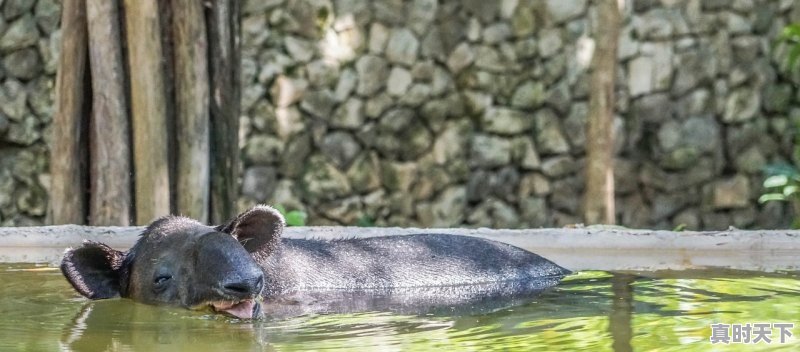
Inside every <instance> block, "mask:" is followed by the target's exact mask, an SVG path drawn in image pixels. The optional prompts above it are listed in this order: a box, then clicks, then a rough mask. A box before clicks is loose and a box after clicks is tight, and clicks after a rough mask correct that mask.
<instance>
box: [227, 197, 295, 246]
mask: <svg viewBox="0 0 800 352" xmlns="http://www.w3.org/2000/svg"><path fill="white" fill-rule="evenodd" d="M285 226H286V221H285V220H284V219H283V215H281V213H279V212H278V211H277V210H275V209H274V208H272V207H269V206H266V205H257V206H255V207H253V208H250V210H248V211H246V212H244V213H241V214H239V216H237V217H236V219H233V220H232V221H231V222H230V223H228V224H227V225H220V226H219V227H217V230H218V231H221V232H225V233H229V234H231V235H232V236H233V237H236V239H237V240H239V242H240V243H241V244H242V246H244V248H245V249H246V250H247V251H248V252H250V253H254V254H255V253H257V254H262V255H264V254H269V253H271V252H272V251H273V250H274V249H275V247H276V246H277V245H278V242H279V241H280V238H281V234H282V233H283V228H284V227H285Z"/></svg>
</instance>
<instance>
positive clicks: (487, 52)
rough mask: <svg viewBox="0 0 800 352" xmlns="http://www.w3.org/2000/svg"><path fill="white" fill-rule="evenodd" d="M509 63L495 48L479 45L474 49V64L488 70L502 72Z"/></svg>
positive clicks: (507, 67)
mask: <svg viewBox="0 0 800 352" xmlns="http://www.w3.org/2000/svg"><path fill="white" fill-rule="evenodd" d="M510 65H511V63H510V62H508V60H506V59H505V58H504V57H503V56H502V55H501V54H500V52H499V51H497V49H495V48H493V47H490V46H485V45H481V46H478V47H477V49H476V50H475V66H476V67H478V68H480V69H484V70H487V71H490V72H504V71H506V70H507V69H509V66H510Z"/></svg>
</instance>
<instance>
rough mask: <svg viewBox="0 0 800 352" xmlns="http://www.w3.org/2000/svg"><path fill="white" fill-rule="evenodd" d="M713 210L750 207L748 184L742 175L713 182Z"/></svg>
mask: <svg viewBox="0 0 800 352" xmlns="http://www.w3.org/2000/svg"><path fill="white" fill-rule="evenodd" d="M712 205H713V207H714V209H731V208H744V207H747V206H749V205H750V182H749V181H748V180H747V177H745V176H743V175H736V176H734V177H732V178H729V179H726V180H720V181H716V182H714V185H713V198H712Z"/></svg>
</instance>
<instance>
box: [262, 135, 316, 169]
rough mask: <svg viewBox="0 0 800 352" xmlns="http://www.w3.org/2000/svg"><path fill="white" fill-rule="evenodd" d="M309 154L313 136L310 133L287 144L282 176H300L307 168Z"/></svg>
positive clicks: (282, 157)
mask: <svg viewBox="0 0 800 352" xmlns="http://www.w3.org/2000/svg"><path fill="white" fill-rule="evenodd" d="M251 138H252V137H251ZM309 154H311V136H310V135H309V134H308V133H303V134H300V135H298V136H295V137H294V138H292V139H291V140H290V141H289V142H288V143H287V144H286V147H285V149H284V151H283V154H282V156H281V166H280V172H281V174H283V175H284V176H286V177H291V178H295V177H297V176H299V175H300V174H301V173H302V172H303V170H304V169H305V167H306V162H305V161H306V158H307V157H308V155H309Z"/></svg>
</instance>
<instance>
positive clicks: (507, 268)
mask: <svg viewBox="0 0 800 352" xmlns="http://www.w3.org/2000/svg"><path fill="white" fill-rule="evenodd" d="M261 265H262V267H263V268H264V272H265V276H266V280H267V284H266V285H265V286H266V288H265V295H267V296H269V295H273V294H280V293H283V292H288V291H292V292H297V291H326V290H344V291H388V292H395V291H398V290H403V289H415V288H429V289H432V288H435V287H439V288H443V287H453V286H465V285H469V286H475V287H482V289H481V290H482V291H486V290H488V291H489V292H485V293H488V294H493V293H496V294H509V293H514V292H517V291H524V290H528V289H534V288H542V286H550V285H554V284H555V283H557V282H558V280H559V279H561V278H562V277H563V276H564V275H566V274H568V273H569V271H568V270H566V269H564V268H562V267H560V266H558V265H556V264H554V263H552V262H550V261H548V260H547V259H544V258H542V257H540V256H538V255H536V254H533V253H530V252H528V251H525V250H523V249H520V248H517V247H514V246H511V245H508V244H504V243H500V242H495V241H489V240H485V239H480V238H475V237H468V236H454V235H442V234H419V235H407V236H387V237H371V238H360V239H359V238H354V239H346V240H336V241H322V240H299V239H283V240H282V243H281V245H280V246H279V249H278V250H276V252H275V253H273V255H271V256H270V257H268V258H266V259H265V260H264V261H263V262H262V263H261Z"/></svg>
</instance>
